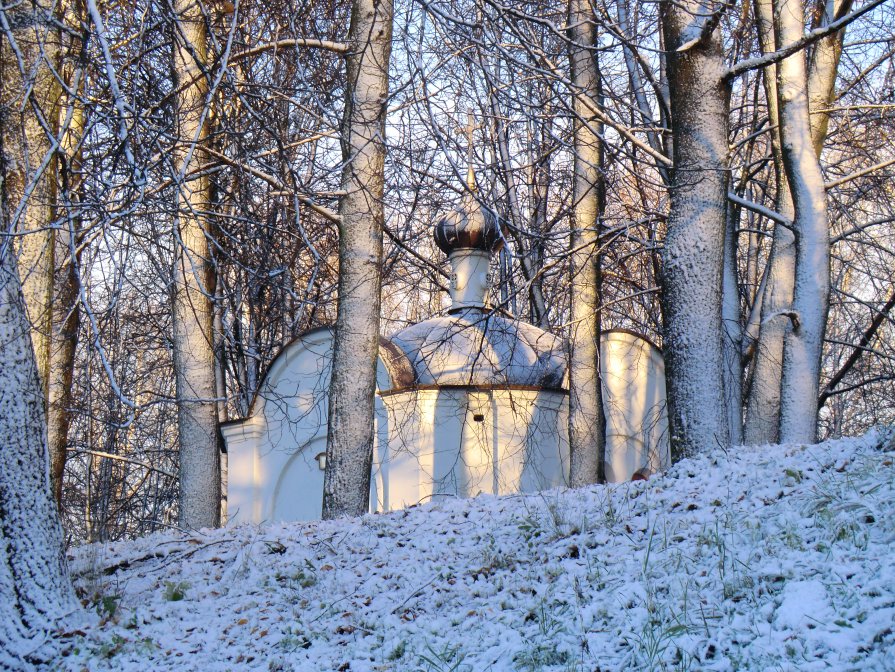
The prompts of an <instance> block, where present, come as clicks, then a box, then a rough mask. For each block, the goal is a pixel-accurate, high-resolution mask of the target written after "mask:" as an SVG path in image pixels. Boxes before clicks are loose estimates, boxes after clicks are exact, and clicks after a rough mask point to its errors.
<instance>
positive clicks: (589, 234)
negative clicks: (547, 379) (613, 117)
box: [569, 0, 605, 486]
mask: <svg viewBox="0 0 895 672" xmlns="http://www.w3.org/2000/svg"><path fill="white" fill-rule="evenodd" d="M569 25H570V26H572V27H571V28H570V30H569V38H570V44H569V61H570V64H571V69H572V83H573V85H574V87H575V90H574V92H573V96H574V109H575V116H576V119H575V172H574V192H573V193H574V195H573V198H574V203H573V211H572V217H573V220H574V222H573V224H572V235H571V241H570V243H571V256H570V264H569V265H570V274H571V293H570V294H571V316H570V319H571V325H572V326H571V333H570V335H569V452H570V461H569V483H570V485H572V486H580V485H587V484H589V483H596V482H597V481H599V480H600V479H601V477H602V476H603V474H602V473H601V472H602V469H601V467H602V465H603V462H604V455H603V451H604V441H603V434H604V418H603V402H602V399H603V395H602V382H601V380H600V302H601V297H600V257H599V218H600V215H601V209H602V208H601V206H602V205H603V201H604V200H605V197H604V189H605V186H604V183H603V174H602V168H603V161H602V159H603V156H602V154H603V149H602V145H601V142H600V138H599V137H598V136H597V133H596V132H595V131H596V130H598V129H597V128H595V127H594V124H596V123H597V122H596V121H595V119H594V108H595V107H596V106H597V105H598V104H599V98H600V74H599V70H598V67H597V61H596V56H595V52H594V50H593V47H594V45H595V44H596V32H595V29H594V23H593V11H592V9H591V5H590V2H588V1H587V0H570V2H569Z"/></svg>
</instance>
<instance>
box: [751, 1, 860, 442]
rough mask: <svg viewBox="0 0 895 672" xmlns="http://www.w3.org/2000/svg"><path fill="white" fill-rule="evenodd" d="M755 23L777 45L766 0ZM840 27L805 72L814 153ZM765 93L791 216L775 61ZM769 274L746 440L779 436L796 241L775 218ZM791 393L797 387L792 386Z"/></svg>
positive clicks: (825, 117) (839, 5)
mask: <svg viewBox="0 0 895 672" xmlns="http://www.w3.org/2000/svg"><path fill="white" fill-rule="evenodd" d="M851 4H852V3H851V0H837V1H836V2H829V3H826V6H825V7H824V16H823V17H822V23H823V24H828V23H830V22H831V21H832V20H833V18H834V17H835V16H841V15H842V14H843V13H845V12H847V11H848V10H849V8H850V7H851ZM755 7H756V24H757V27H758V35H759V40H760V42H761V48H762V51H763V52H764V53H770V52H773V51H775V50H776V48H777V38H776V37H775V35H774V7H773V2H772V0H759V1H758V2H757V3H756V5H755ZM844 34H845V30H844V29H843V30H840V31H838V32H836V33H833V34H831V35H828V36H826V37H824V38H822V39H821V40H819V41H818V42H817V43H816V44H815V45H814V46H813V48H812V50H811V63H810V71H809V74H808V105H809V109H811V110H813V112H812V113H811V116H810V128H811V143H812V146H813V149H814V153H815V155H816V156H818V157H819V156H820V153H821V150H822V149H823V145H824V142H825V140H826V136H827V127H828V122H829V112H826V110H827V108H829V106H830V103H831V102H832V99H833V92H834V85H835V82H836V72H837V70H838V67H839V59H840V56H841V54H842V40H843V38H844ZM765 93H766V97H767V104H768V113H769V114H768V116H769V120H770V122H771V132H772V143H773V144H772V149H773V155H774V162H775V170H776V173H777V199H776V209H777V211H778V212H779V213H780V214H781V215H783V216H785V217H786V218H788V219H790V220H792V218H793V217H794V210H793V201H792V196H791V193H790V187H789V183H788V180H787V177H786V172H785V170H784V159H783V150H782V147H781V138H780V116H779V111H778V110H779V105H778V96H777V66H776V65H773V64H772V65H770V66H768V67H767V68H766V69H765ZM768 263H769V264H770V271H769V279H768V283H767V289H766V292H765V295H764V299H763V304H762V305H763V308H762V322H761V329H760V337H759V340H758V341H757V343H756V346H757V347H756V350H755V363H754V365H753V374H752V386H751V390H750V394H749V398H748V401H747V411H746V433H745V440H746V442H747V443H754V444H759V443H775V442H777V441H778V440H779V428H780V405H781V384H782V378H783V350H784V340H785V339H786V338H787V334H789V333H790V332H791V331H792V321H791V317H790V316H791V315H792V314H793V312H792V307H793V303H792V302H793V285H794V281H795V268H796V247H795V236H794V235H793V233H792V231H791V230H790V229H789V228H787V227H785V226H782V225H780V224H778V225H777V226H776V227H775V230H774V242H773V247H772V250H771V257H770V259H769V260H768ZM795 393H796V394H800V392H798V391H795Z"/></svg>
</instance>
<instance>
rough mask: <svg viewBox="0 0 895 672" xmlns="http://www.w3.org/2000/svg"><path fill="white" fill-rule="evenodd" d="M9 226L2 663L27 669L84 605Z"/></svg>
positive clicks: (3, 314)
mask: <svg viewBox="0 0 895 672" xmlns="http://www.w3.org/2000/svg"><path fill="white" fill-rule="evenodd" d="M4 149H5V148H4V147H3V146H2V143H0V152H2V151H3V150H4ZM3 164H5V162H3ZM5 168H6V165H0V193H2V191H3V186H4V182H3V173H4V172H5ZM6 205H7V202H6V201H5V199H3V200H2V204H0V212H2V213H3V214H4V215H6ZM7 225H8V220H7V218H6V217H5V216H4V217H2V218H0V227H2V230H3V232H4V234H3V235H0V343H2V344H3V347H2V348H0V668H6V669H27V668H28V667H29V666H30V665H31V664H33V663H35V662H38V661H37V660H36V659H35V653H33V652H34V650H35V649H36V648H37V647H38V646H40V644H41V642H42V641H43V640H44V639H45V636H44V635H45V633H46V632H47V631H48V630H49V629H51V628H52V627H53V626H54V624H55V623H56V622H57V621H58V620H59V619H61V618H62V617H64V616H66V615H67V614H70V613H71V612H73V611H75V610H76V609H77V608H78V604H77V600H76V599H75V595H74V591H73V590H72V587H71V583H70V581H69V578H68V570H67V568H66V564H65V554H64V549H63V545H62V526H61V525H60V523H59V515H58V512H57V510H56V506H55V503H54V502H53V498H52V496H51V494H50V484H49V479H48V465H47V447H46V426H45V424H44V395H43V392H42V390H41V385H40V378H39V377H38V373H37V367H36V365H35V360H34V350H33V349H32V345H31V338H30V336H29V331H30V329H29V327H30V324H29V321H28V319H27V317H26V314H25V305H24V301H23V297H22V293H21V285H20V282H19V277H18V274H17V268H16V263H15V259H14V255H13V250H12V245H11V240H10V238H9V237H7V236H6V235H5V231H6V227H7Z"/></svg>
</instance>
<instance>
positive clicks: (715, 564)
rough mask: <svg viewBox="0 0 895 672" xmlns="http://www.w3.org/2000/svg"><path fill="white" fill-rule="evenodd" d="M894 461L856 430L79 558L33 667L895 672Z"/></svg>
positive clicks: (885, 439) (887, 442) (878, 437)
mask: <svg viewBox="0 0 895 672" xmlns="http://www.w3.org/2000/svg"><path fill="white" fill-rule="evenodd" d="M893 460H895V450H893V439H892V435H891V434H889V435H884V434H882V433H871V434H870V435H868V436H866V437H864V438H862V439H848V440H841V441H833V442H829V443H825V444H822V445H819V446H811V447H807V448H804V447H780V446H770V447H769V446H764V447H759V448H742V449H737V450H736V451H733V452H731V453H730V454H726V455H725V454H723V453H719V454H716V455H713V456H711V457H701V458H696V459H691V460H687V461H685V462H682V463H680V464H678V465H677V466H675V467H674V468H673V469H672V470H671V472H670V473H668V474H666V475H665V476H663V477H658V478H655V479H653V480H651V481H649V482H647V483H643V482H640V483H629V484H622V485H617V486H605V487H604V486H598V487H592V488H588V489H584V490H578V491H568V490H562V491H550V492H546V493H543V494H541V495H533V496H515V497H503V498H496V497H490V496H481V497H478V498H476V499H473V500H467V501H455V500H452V501H446V502H440V503H434V504H430V505H426V506H421V507H418V508H415V509H412V510H408V511H405V512H398V513H394V514H388V515H369V516H364V517H363V518H360V519H353V520H344V521H337V522H327V523H313V524H294V525H274V526H269V527H261V528H257V527H251V526H246V527H240V528H238V529H235V530H234V529H228V530H217V531H213V532H210V533H208V534H202V535H183V534H175V533H171V534H159V535H155V536H153V537H150V538H146V539H142V540H139V541H137V542H133V543H121V544H110V545H107V546H104V547H100V546H90V547H85V548H80V549H77V550H76V551H75V552H74V554H73V558H72V569H73V571H74V573H75V574H76V576H77V583H78V586H79V587H80V589H81V591H82V593H83V594H84V595H85V596H86V597H88V598H89V599H92V600H94V602H93V603H92V604H93V605H95V606H92V607H91V608H92V609H93V611H91V612H90V613H91V616H90V618H89V619H88V622H86V623H83V624H81V625H79V626H74V627H72V629H71V630H69V631H67V632H63V633H58V636H57V638H56V639H55V641H53V642H50V643H48V647H50V648H52V647H56V651H57V652H58V653H57V654H56V657H55V661H54V662H53V663H52V665H48V669H63V670H82V669H89V670H123V671H131V670H133V671H139V672H147V671H149V670H202V671H203V672H205V671H207V672H211V671H214V670H249V669H258V670H296V671H304V670H307V671H315V670H352V671H355V672H359V671H362V670H382V671H385V670H433V671H435V670H439V671H447V670H454V671H460V670H469V671H479V670H587V671H588V672H590V671H594V670H600V671H602V672H607V671H614V670H625V671H627V670H659V669H669V670H799V671H806V672H807V671H811V670H836V671H840V670H842V671H844V670H895V632H893V631H895V553H893V549H895V467H893ZM97 603H98V604H97ZM112 611H114V615H112V616H111V617H110V614H111V612H112ZM97 612H100V613H99V615H98V613H97ZM100 616H102V617H103V618H102V620H101V618H100Z"/></svg>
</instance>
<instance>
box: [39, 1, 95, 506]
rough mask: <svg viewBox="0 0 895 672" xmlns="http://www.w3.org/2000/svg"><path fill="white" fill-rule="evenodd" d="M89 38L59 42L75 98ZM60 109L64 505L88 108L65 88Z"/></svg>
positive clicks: (55, 342)
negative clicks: (85, 123) (84, 142)
mask: <svg viewBox="0 0 895 672" xmlns="http://www.w3.org/2000/svg"><path fill="white" fill-rule="evenodd" d="M60 14H61V19H62V21H63V22H64V23H65V24H66V25H67V26H68V28H69V29H70V30H71V31H72V33H73V34H75V35H77V34H78V33H77V31H78V29H79V27H80V26H81V17H83V16H85V11H84V9H83V6H82V5H81V4H80V3H79V2H66V3H64V4H63V5H62V6H61V10H60ZM86 40H87V36H86V35H83V34H82V35H80V37H74V38H71V37H69V38H68V40H67V42H66V39H65V38H63V40H62V44H60V56H61V58H60V63H59V65H58V72H59V73H60V74H61V75H62V79H63V81H64V82H65V83H66V86H67V87H68V88H70V89H72V90H73V91H74V92H75V94H77V93H78V92H80V91H81V85H82V82H83V71H82V67H83V63H84V51H83V50H84V48H85V47H86ZM60 94H61V97H60V105H59V111H58V117H57V119H58V136H59V142H60V147H59V151H58V158H57V160H56V163H57V166H56V168H57V174H56V179H57V180H58V184H57V189H56V196H57V197H56V203H55V211H54V213H53V218H54V220H55V221H56V222H58V226H57V227H56V228H54V230H53V243H52V244H53V247H54V250H53V251H54V262H55V263H54V277H53V302H52V309H51V332H50V344H49V353H48V354H49V368H48V372H47V384H46V388H47V429H48V440H47V444H48V447H49V451H50V483H51V485H52V489H53V494H54V496H55V497H56V502H57V503H58V504H59V505H60V507H61V505H62V483H63V476H64V472H65V462H66V457H67V451H68V432H69V428H70V426H71V420H72V414H71V406H72V402H73V397H72V383H73V378H74V368H75V350H76V348H77V345H78V328H79V326H80V309H79V297H78V294H79V290H80V277H79V271H78V266H79V261H80V259H79V254H78V253H77V246H78V240H77V238H78V234H79V232H80V230H81V221H80V213H79V211H78V208H79V201H80V195H81V182H82V170H83V167H82V165H81V158H82V157H81V141H82V136H83V133H84V110H83V107H82V104H81V102H80V101H79V100H78V98H77V95H70V94H68V93H65V92H63V91H62V89H61V87H60Z"/></svg>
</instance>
